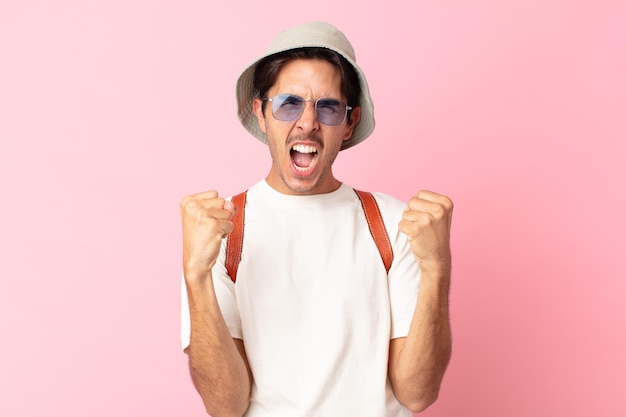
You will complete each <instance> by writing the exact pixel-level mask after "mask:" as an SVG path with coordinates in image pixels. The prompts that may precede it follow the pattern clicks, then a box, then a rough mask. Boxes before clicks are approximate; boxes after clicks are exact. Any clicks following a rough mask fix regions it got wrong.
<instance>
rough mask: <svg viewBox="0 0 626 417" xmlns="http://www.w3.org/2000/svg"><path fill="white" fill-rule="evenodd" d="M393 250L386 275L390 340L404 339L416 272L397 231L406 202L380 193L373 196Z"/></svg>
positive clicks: (410, 317)
mask: <svg viewBox="0 0 626 417" xmlns="http://www.w3.org/2000/svg"><path fill="white" fill-rule="evenodd" d="M374 195H375V196H376V201H377V203H378V206H379V208H380V210H381V214H382V216H383V221H384V223H385V228H386V230H387V234H388V236H389V240H390V241H391V245H392V247H393V263H392V264H391V268H390V269H389V273H388V275H387V280H388V288H389V302H390V308H391V333H390V338H391V339H396V338H398V337H406V336H407V335H408V333H409V327H410V326H411V321H412V320H413V315H414V313H415V307H416V305H417V293H418V290H419V280H420V270H419V266H418V264H417V262H416V261H415V258H414V257H413V254H412V253H411V247H410V245H409V242H408V239H407V237H406V235H405V234H404V233H402V232H401V231H400V230H399V229H398V224H399V223H400V220H401V219H402V214H403V212H404V209H405V208H406V203H405V202H403V201H401V200H399V199H396V198H394V197H391V196H389V195H387V194H383V193H374Z"/></svg>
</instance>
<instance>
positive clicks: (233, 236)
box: [226, 191, 247, 282]
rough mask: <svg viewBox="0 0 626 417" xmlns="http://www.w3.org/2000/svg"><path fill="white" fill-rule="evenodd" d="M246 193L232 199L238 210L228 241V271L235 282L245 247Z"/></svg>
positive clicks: (234, 216) (233, 219)
mask: <svg viewBox="0 0 626 417" xmlns="http://www.w3.org/2000/svg"><path fill="white" fill-rule="evenodd" d="M246 193H247V191H244V192H243V193H241V194H237V195H236V196H234V197H233V198H232V199H231V201H232V202H233V203H235V207H236V208H237V211H236V212H235V214H234V215H233V218H232V219H231V220H232V222H233V223H234V227H233V230H232V232H230V234H229V235H228V241H227V242H226V271H227V272H228V275H229V276H230V279H232V280H233V282H236V281H237V269H239V262H240V261H241V250H242V249H243V225H244V223H245V222H244V220H245V215H244V213H245V206H246Z"/></svg>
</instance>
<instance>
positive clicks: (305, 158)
mask: <svg viewBox="0 0 626 417" xmlns="http://www.w3.org/2000/svg"><path fill="white" fill-rule="evenodd" d="M311 161H313V154H312V153H300V152H293V162H294V163H295V164H296V165H298V166H299V167H300V168H306V167H308V166H309V165H311Z"/></svg>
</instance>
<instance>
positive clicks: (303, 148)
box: [291, 145, 317, 153]
mask: <svg viewBox="0 0 626 417" xmlns="http://www.w3.org/2000/svg"><path fill="white" fill-rule="evenodd" d="M291 149H293V150H294V151H296V152H300V153H315V152H317V149H315V147H314V146H310V145H293V148H291Z"/></svg>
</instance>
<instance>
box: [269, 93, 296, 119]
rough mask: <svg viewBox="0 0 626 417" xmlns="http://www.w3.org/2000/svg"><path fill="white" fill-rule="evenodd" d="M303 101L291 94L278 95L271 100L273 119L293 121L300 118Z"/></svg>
mask: <svg viewBox="0 0 626 417" xmlns="http://www.w3.org/2000/svg"><path fill="white" fill-rule="evenodd" d="M303 107H304V100H303V99H302V98H301V97H298V96H294V95H291V94H280V95H277V96H275V97H274V98H272V112H273V113H274V117H275V118H277V119H278V120H282V121H293V120H296V119H297V118H298V117H300V113H302V108H303Z"/></svg>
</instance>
